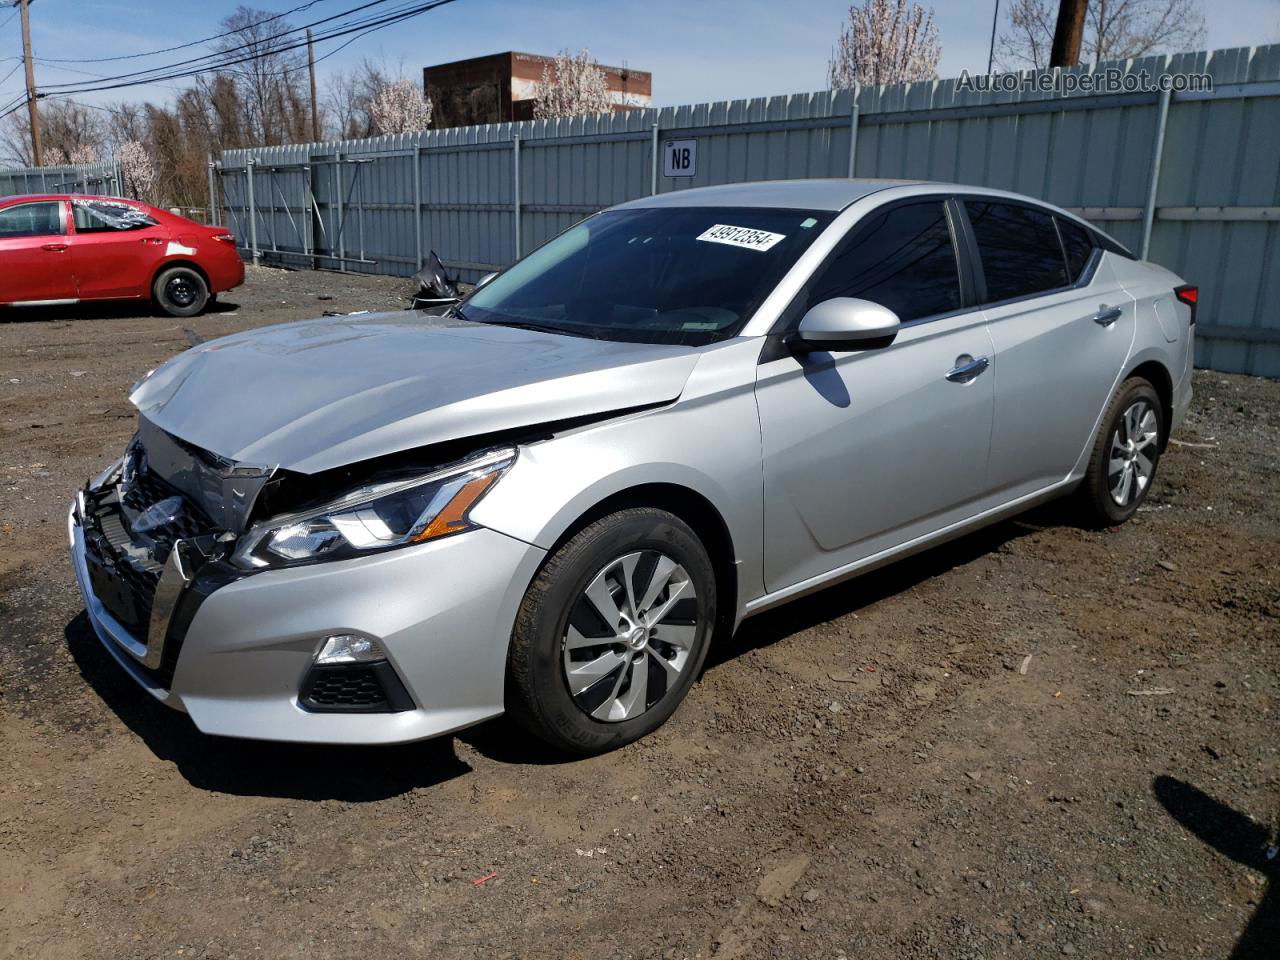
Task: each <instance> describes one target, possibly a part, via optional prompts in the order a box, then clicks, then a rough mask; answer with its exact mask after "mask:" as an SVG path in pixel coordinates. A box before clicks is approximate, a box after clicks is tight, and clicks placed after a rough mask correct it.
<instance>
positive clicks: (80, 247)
mask: <svg viewBox="0 0 1280 960" xmlns="http://www.w3.org/2000/svg"><path fill="white" fill-rule="evenodd" d="M71 210H72V216H73V219H74V226H75V236H74V237H73V239H72V259H73V262H74V264H75V274H76V279H77V281H78V283H79V287H80V297H81V299H83V300H110V299H115V298H123V297H149V296H151V281H152V280H153V279H154V277H155V273H156V270H157V269H159V266H160V262H161V261H162V260H163V259H164V256H165V251H166V249H167V247H168V243H169V232H168V230H167V229H166V228H165V227H163V226H161V225H160V224H159V223H158V222H157V221H156V220H155V219H154V218H153V217H152V216H151V215H150V214H149V213H147V211H146V210H144V209H143V208H142V207H140V206H135V205H134V204H131V203H123V202H121V201H119V200H107V199H98V198H95V197H74V198H72V201H71Z"/></svg>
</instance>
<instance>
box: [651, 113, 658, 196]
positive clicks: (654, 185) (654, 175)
mask: <svg viewBox="0 0 1280 960" xmlns="http://www.w3.org/2000/svg"><path fill="white" fill-rule="evenodd" d="M649 147H650V149H649V196H651V197H652V196H653V195H654V194H656V193H657V192H658V125H657V124H656V123H655V124H654V125H653V141H652V142H651V143H650V145H649Z"/></svg>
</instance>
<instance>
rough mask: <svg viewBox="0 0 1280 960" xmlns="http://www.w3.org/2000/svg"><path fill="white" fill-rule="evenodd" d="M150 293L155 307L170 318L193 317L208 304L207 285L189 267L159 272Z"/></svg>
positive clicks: (197, 273) (172, 268)
mask: <svg viewBox="0 0 1280 960" xmlns="http://www.w3.org/2000/svg"><path fill="white" fill-rule="evenodd" d="M151 292H152V295H153V296H154V297H155V301H156V305H157V306H159V307H160V309H161V310H163V311H164V312H165V313H167V314H168V315H169V316H171V317H194V316H195V315H196V314H198V313H200V311H202V310H203V309H204V308H205V306H206V305H207V304H208V302H209V285H208V284H207V283H205V280H204V277H202V276H200V274H199V272H198V271H196V270H193V269H191V268H190V267H170V268H169V269H168V270H163V271H161V273H160V275H159V276H158V277H156V282H155V284H154V285H153V286H152V288H151Z"/></svg>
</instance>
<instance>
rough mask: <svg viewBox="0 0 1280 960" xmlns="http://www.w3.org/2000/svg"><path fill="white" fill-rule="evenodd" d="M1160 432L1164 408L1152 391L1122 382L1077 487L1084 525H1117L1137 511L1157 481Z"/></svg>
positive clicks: (1141, 383)
mask: <svg viewBox="0 0 1280 960" xmlns="http://www.w3.org/2000/svg"><path fill="white" fill-rule="evenodd" d="M1163 429H1164V405H1163V404H1162V403H1161V402H1160V395H1159V394H1158V393H1156V390H1155V387H1153V386H1152V385H1151V384H1150V383H1149V382H1148V381H1146V380H1144V379H1142V378H1141V377H1132V378H1130V379H1128V380H1126V381H1125V382H1124V383H1122V384H1121V385H1120V389H1119V390H1117V391H1116V394H1115V396H1114V397H1112V399H1111V403H1110V404H1109V405H1108V407H1107V412H1106V413H1105V414H1104V415H1103V417H1102V423H1101V424H1100V425H1099V426H1098V435H1097V437H1095V438H1094V444H1093V452H1092V454H1091V456H1090V458H1089V468H1088V470H1087V472H1086V473H1085V477H1084V482H1083V483H1082V484H1081V487H1080V491H1079V499H1080V505H1081V507H1082V509H1083V511H1084V514H1085V519H1086V522H1088V523H1089V524H1090V525H1092V526H1115V525H1116V524H1121V523H1124V522H1125V521H1126V520H1128V519H1129V518H1130V517H1131V516H1133V515H1134V514H1135V513H1136V512H1137V511H1138V507H1139V506H1140V505H1141V504H1142V501H1143V500H1145V499H1146V497H1147V494H1148V493H1149V492H1150V490H1151V484H1152V481H1154V480H1155V476H1156V466H1157V465H1158V464H1159V462H1160V451H1161V450H1162V449H1163V448H1164V440H1165V438H1164V437H1163V436H1162V435H1161V433H1162V431H1163Z"/></svg>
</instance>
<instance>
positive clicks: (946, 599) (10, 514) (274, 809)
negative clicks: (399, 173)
mask: <svg viewBox="0 0 1280 960" xmlns="http://www.w3.org/2000/svg"><path fill="white" fill-rule="evenodd" d="M409 287H410V284H409V282H408V281H404V280H394V279H387V278H376V277H350V276H341V275H336V274H317V273H286V272H282V271H275V270H267V269H251V270H250V272H249V281H248V283H247V284H246V285H245V286H244V287H243V288H241V289H239V290H236V291H233V292H232V293H231V294H229V295H227V296H226V297H225V298H224V299H225V300H226V301H227V302H225V303H224V304H221V305H220V312H217V313H214V314H211V315H208V316H205V317H201V318H197V319H194V320H182V321H175V320H172V319H168V318H157V317H150V316H139V315H136V314H135V313H133V312H131V311H130V310H128V309H117V310H111V311H105V312H104V311H100V310H88V309H86V310H85V311H84V312H82V313H81V314H80V315H79V316H77V317H75V318H74V319H70V320H66V319H57V318H54V317H51V316H48V315H39V314H19V313H16V312H15V313H10V314H6V315H4V317H3V319H4V320H5V321H11V322H3V323H0V546H2V547H3V549H0V625H2V626H3V630H2V631H0V956H4V957H23V958H27V957H73V958H77V960H80V958H83V957H86V956H89V957H95V958H98V957H101V958H116V957H120V958H125V957H128V958H132V957H139V958H142V957H157V958H158V957H170V958H172V957H175V956H181V957H184V958H209V960H212V958H230V957H254V956H270V957H289V958H292V957H299V958H302V957H306V958H310V957H315V956H323V957H339V958H343V957H351V958H357V957H358V958H371V957H400V956H423V957H432V958H455V957H456V958H463V957H468V958H469V957H476V956H485V957H493V958H501V957H538V958H543V957H545V958H565V957H581V958H614V957H619V958H657V957H662V958H676V957H703V958H710V957H716V958H731V957H795V958H806V960H809V958H827V960H838V958H842V957H843V958H849V960H853V958H859V957H867V958H872V957H874V958H890V960H892V958H1003V957H1027V958H1032V957H1034V958H1042V957H1049V956H1057V955H1065V956H1071V955H1074V956H1079V957H1091V958H1092V957H1097V958H1129V957H1155V956H1169V957H1180V958H1181V957H1205V958H1226V957H1229V956H1233V957H1237V958H1238V957H1258V958H1263V957H1266V958H1275V957H1277V956H1280V857H1276V858H1275V859H1270V860H1269V859H1267V848H1268V847H1269V846H1271V845H1273V844H1276V843H1277V842H1278V840H1277V835H1276V828H1277V822H1278V821H1280V789H1278V785H1280V755H1278V750H1280V737H1278V736H1277V732H1278V730H1280V727H1278V719H1280V718H1278V716H1277V711H1278V709H1280V573H1278V572H1277V571H1278V570H1280V497H1278V496H1277V494H1280V482H1278V481H1277V477H1278V476H1280V472H1278V471H1280V384H1277V383H1274V382H1269V381H1264V380H1259V379H1248V378H1244V377H1236V376H1224V375H1220V374H1213V373H1200V374H1197V378H1196V402H1195V407H1194V410H1193V412H1192V414H1191V416H1190V418H1189V421H1188V423H1187V424H1186V425H1185V426H1184V427H1183V429H1182V431H1181V432H1180V434H1179V435H1178V436H1177V438H1176V440H1177V442H1176V443H1175V444H1174V445H1173V446H1171V447H1170V449H1169V451H1168V453H1167V454H1166V457H1165V458H1164V460H1163V461H1162V463H1161V468H1160V476H1159V477H1158V478H1157V482H1156V486H1155V489H1154V491H1153V494H1152V496H1151V498H1150V499H1149V500H1148V501H1147V504H1146V505H1145V506H1144V507H1143V510H1142V512H1141V513H1140V514H1139V515H1138V517H1137V518H1136V519H1135V520H1134V521H1133V522H1131V523H1129V524H1128V525H1126V526H1124V527H1122V528H1119V529H1114V530H1108V531H1103V532H1087V531H1083V530H1080V529H1078V528H1076V527H1075V526H1073V525H1072V524H1071V520H1070V515H1069V513H1067V512H1066V511H1065V510H1064V509H1063V508H1061V507H1052V506H1051V507H1049V508H1044V509H1041V510H1038V511H1036V512H1034V513H1031V514H1028V515H1026V516H1023V517H1021V518H1018V519H1017V520H1014V521H1010V522H1006V523H1003V524H1000V525H999V526H996V527H993V528H990V529H988V530H986V531H984V532H982V533H980V534H977V535H974V536H970V537H968V538H967V539H964V540H961V541H958V542H955V543H952V544H950V545H947V546H945V547H942V548H939V549H936V550H933V551H931V552H929V553H927V554H924V555H921V556H919V557H916V558H913V559H911V560H908V561H905V562H903V563H900V564H898V565H896V566H894V567H891V568H888V569H885V570H882V571H879V572H877V573H875V574H872V575H870V576H867V577H864V578H862V579H860V580H857V581H854V582H852V583H849V584H846V585H844V586H841V587H837V588H834V589H831V590H828V591H826V592H824V593H822V594H819V595H817V596H815V597H813V598H810V599H808V600H804V601H801V602H798V603H796V604H793V605H791V606H788V607H785V608H782V609H780V610H777V611H775V612H772V613H770V614H766V615H764V616H762V617H760V618H757V619H755V620H752V621H749V622H748V623H747V625H746V626H745V627H744V629H743V630H742V631H741V632H740V633H739V635H738V636H737V637H735V638H734V639H732V640H725V641H722V642H721V644H720V645H719V647H717V648H716V649H715V650H713V651H712V655H711V660H710V663H709V665H708V667H707V669H706V672H705V675H704V676H703V678H702V679H701V680H700V681H699V683H698V684H697V685H696V686H695V687H694V689H693V691H692V693H691V694H690V697H689V700H688V702H687V703H686V704H685V705H684V706H683V707H682V708H681V710H680V711H679V712H678V713H677V714H676V716H675V717H674V718H673V719H672V721H671V722H670V723H668V724H667V725H666V727H664V728H663V729H662V730H661V731H659V732H658V733H657V734H656V735H654V736H652V737H650V738H648V739H647V740H645V741H643V742H641V743H639V744H636V745H634V746H632V747H629V748H626V749H624V750H621V751H619V752H616V753H613V754H611V755H608V756H604V757H598V758H594V759H590V760H581V761H574V762H565V761H563V760H561V759H559V758H557V757H554V756H551V755H548V754H547V753H546V752H545V751H543V750H542V749H540V748H539V747H538V746H536V745H535V744H533V743H530V742H529V741H527V740H526V739H524V738H523V737H522V736H520V735H519V734H518V733H516V732H515V731H513V730H512V729H511V728H510V727H509V726H508V725H507V724H506V723H504V722H503V721H496V722H494V723H490V724H486V725H484V726H482V727H480V728H477V729H474V730H471V731H468V732H466V733H464V734H462V735H460V736H458V737H452V738H444V739H440V740H436V741H432V742H427V743H423V744H415V745H410V746H404V747H395V748H379V749H336V748H323V749H321V748H300V747H290V746H280V745H272V744H262V743H250V742H239V741H232V740H222V739H217V738H210V737H206V736H203V735H201V734H199V733H198V732H197V731H196V730H195V729H194V728H193V727H192V725H191V723H190V722H189V721H188V720H187V719H186V717H184V716H183V715H181V714H177V713H174V712H171V711H168V710H167V709H165V708H164V707H161V706H159V705H157V704H156V703H155V702H154V701H152V700H150V699H149V697H148V696H147V695H146V694H145V693H143V692H141V691H140V690H138V689H137V688H135V687H134V686H133V685H132V683H131V681H129V680H127V679H126V678H125V677H124V676H123V675H122V674H121V673H120V671H119V670H118V669H117V668H116V667H115V665H114V664H113V663H112V662H111V661H110V660H109V659H108V658H107V656H106V654H105V653H104V652H102V651H101V650H100V649H99V647H98V645H97V643H96V641H95V640H94V638H93V637H92V635H91V632H90V630H89V629H88V627H87V625H86V621H85V618H84V614H83V611H82V605H81V603H80V600H79V597H78V594H77V591H76V589H75V586H74V582H73V578H72V574H71V571H70V568H69V566H68V563H67V559H66V548H65V542H66V541H65V528H64V522H65V520H64V517H65V509H66V504H67V502H68V500H69V498H70V497H71V495H72V492H73V491H74V489H75V488H76V486H77V485H78V484H80V483H82V482H83V480H84V478H85V477H87V476H89V475H90V474H91V473H93V472H96V470H97V469H99V468H100V467H101V465H103V464H105V463H106V462H107V461H108V459H109V458H111V457H112V456H114V455H116V454H117V453H118V451H119V450H120V449H121V448H122V447H123V445H124V443H125V441H126V440H127V438H128V436H129V434H130V433H131V431H132V423H133V414H132V412H131V408H130V407H129V405H128V403H127V401H126V400H125V393H126V390H127V388H128V386H129V384H131V383H132V382H133V381H134V380H135V379H137V377H138V376H139V375H141V374H142V373H143V372H144V371H146V370H147V369H148V368H149V367H151V366H153V365H154V364H155V363H156V362H157V361H159V360H161V359H162V358H164V357H166V356H168V355H171V354H173V353H175V352H177V351H179V350H182V349H185V348H186V347H187V346H188V345H189V344H191V343H194V342H198V341H199V340H201V339H207V338H209V337H212V336H217V335H220V334H223V333H229V332H232V331H235V330H240V329H245V328H247V327H251V326H257V325H261V324H264V323H274V322H280V321H287V320H293V319H300V318H303V317H307V316H313V315H315V314H317V313H319V312H321V311H323V310H325V309H332V310H340V311H349V310H355V309H382V308H390V307H396V306H401V305H403V304H404V303H405V302H406V300H407V297H408V294H409V292H410V290H409ZM328 298H332V299H328ZM104 313H105V315H103V314H104ZM485 878H488V879H485ZM1268 884H1270V888H1268Z"/></svg>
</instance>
